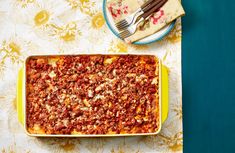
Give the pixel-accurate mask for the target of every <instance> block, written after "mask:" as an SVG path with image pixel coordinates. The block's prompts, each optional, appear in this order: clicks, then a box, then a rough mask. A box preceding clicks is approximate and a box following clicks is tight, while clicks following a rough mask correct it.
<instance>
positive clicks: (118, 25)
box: [116, 20, 129, 29]
mask: <svg viewBox="0 0 235 153" xmlns="http://www.w3.org/2000/svg"><path fill="white" fill-rule="evenodd" d="M128 25H129V23H128V22H127V21H126V20H125V21H123V22H122V23H120V24H116V27H117V28H118V29H119V28H122V27H125V26H128Z"/></svg>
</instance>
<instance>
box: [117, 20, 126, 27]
mask: <svg viewBox="0 0 235 153" xmlns="http://www.w3.org/2000/svg"><path fill="white" fill-rule="evenodd" d="M122 24H128V22H127V21H126V19H123V20H121V21H119V22H118V23H116V24H115V25H117V26H118V25H122Z"/></svg>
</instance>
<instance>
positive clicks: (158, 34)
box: [103, 0, 176, 45]
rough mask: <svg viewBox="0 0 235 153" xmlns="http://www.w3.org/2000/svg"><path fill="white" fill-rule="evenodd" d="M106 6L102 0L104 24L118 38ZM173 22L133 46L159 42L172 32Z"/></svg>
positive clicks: (105, 0) (105, 1)
mask: <svg viewBox="0 0 235 153" xmlns="http://www.w3.org/2000/svg"><path fill="white" fill-rule="evenodd" d="M106 4H107V0H103V14H104V19H105V21H106V24H107V25H108V27H109V29H110V30H111V31H112V32H113V34H114V35H116V36H117V37H118V38H120V37H119V35H118V30H117V28H116V27H115V24H114V22H112V16H111V15H110V13H107V12H108V8H107V7H106ZM175 22H176V20H174V21H173V22H172V23H170V24H169V25H167V26H165V27H164V28H162V29H161V30H160V31H158V32H156V33H155V34H152V35H150V36H148V37H145V38H143V39H141V40H139V41H136V42H133V44H136V45H145V44H150V43H153V42H156V41H159V40H161V39H162V38H163V37H164V36H166V35H167V34H168V33H169V32H170V31H171V30H172V28H173V27H174V26H175ZM120 39H121V38H120Z"/></svg>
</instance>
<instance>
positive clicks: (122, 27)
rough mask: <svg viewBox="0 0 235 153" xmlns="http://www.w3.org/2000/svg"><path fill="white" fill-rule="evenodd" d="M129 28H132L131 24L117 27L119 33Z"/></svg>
mask: <svg viewBox="0 0 235 153" xmlns="http://www.w3.org/2000/svg"><path fill="white" fill-rule="evenodd" d="M128 26H130V24H123V25H120V26H116V27H117V29H118V30H119V31H121V30H123V29H126V28H127V27H128Z"/></svg>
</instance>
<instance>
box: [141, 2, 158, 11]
mask: <svg viewBox="0 0 235 153" xmlns="http://www.w3.org/2000/svg"><path fill="white" fill-rule="evenodd" d="M150 1H151V2H149V1H148V2H149V3H148V2H146V3H148V4H147V5H146V6H145V7H143V8H142V11H143V12H147V11H148V10H150V9H151V8H153V7H154V6H155V5H157V4H158V3H160V2H161V1H162V0H150Z"/></svg>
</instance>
